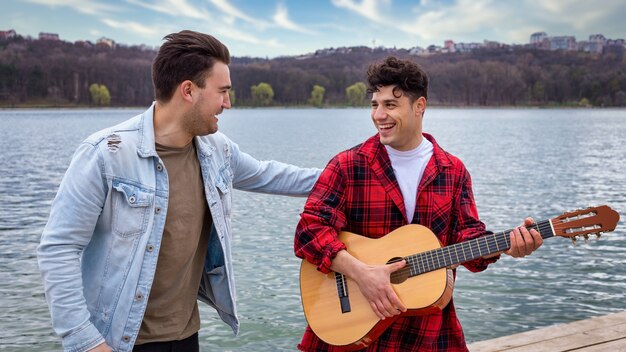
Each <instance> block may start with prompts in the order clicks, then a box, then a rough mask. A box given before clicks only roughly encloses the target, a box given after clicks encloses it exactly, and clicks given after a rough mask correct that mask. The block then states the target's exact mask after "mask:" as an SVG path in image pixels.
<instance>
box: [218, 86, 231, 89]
mask: <svg viewBox="0 0 626 352" xmlns="http://www.w3.org/2000/svg"><path fill="white" fill-rule="evenodd" d="M230 88H232V86H221V87H219V89H220V90H222V89H230Z"/></svg>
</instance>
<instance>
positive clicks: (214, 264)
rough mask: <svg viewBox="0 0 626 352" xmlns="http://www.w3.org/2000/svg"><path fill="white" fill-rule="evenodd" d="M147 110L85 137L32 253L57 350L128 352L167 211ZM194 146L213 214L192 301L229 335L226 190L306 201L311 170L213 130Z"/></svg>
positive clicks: (314, 172)
mask: <svg viewBox="0 0 626 352" xmlns="http://www.w3.org/2000/svg"><path fill="white" fill-rule="evenodd" d="M153 111H154V105H153V106H152V107H150V109H148V110H147V111H146V112H144V113H143V114H141V115H138V116H135V117H134V118H132V119H130V120H127V121H125V122H123V123H121V124H119V125H117V126H115V127H112V128H109V129H105V130H103V131H100V132H97V133H95V134H94V135H92V136H90V137H89V138H87V139H86V140H85V141H84V142H83V143H82V144H81V145H80V146H79V147H78V149H77V150H76V152H75V154H74V157H73V159H72V162H71V164H70V166H69V168H68V170H67V172H66V174H65V176H64V178H63V181H62V182H61V185H60V188H59V191H58V194H57V196H56V197H55V199H54V202H53V203H52V209H51V212H50V218H49V220H48V223H47V225H46V227H45V229H44V231H43V235H42V238H41V244H40V245H39V247H38V250H37V255H38V260H39V268H40V270H41V272H42V276H43V279H44V286H45V291H46V299H47V301H48V305H49V307H50V312H51V316H52V322H53V326H54V329H55V331H56V333H57V334H58V335H59V336H61V337H62V339H63V346H64V349H65V350H66V351H86V350H88V349H90V348H93V347H95V346H97V345H98V344H100V343H102V342H104V341H105V340H106V342H107V344H108V345H109V346H111V348H113V350H114V351H131V350H132V348H133V345H134V343H135V339H136V337H137V333H138V331H139V327H140V326H141V321H142V319H143V315H144V311H145V309H146V304H147V298H148V296H149V293H150V287H151V286H152V281H153V279H154V273H155V269H156V265H157V258H158V255H159V248H160V245H161V237H162V235H163V227H164V224H165V215H166V213H167V206H168V174H167V170H165V167H164V165H163V163H162V161H161V160H160V158H159V156H158V155H157V153H156V150H155V143H154V127H153ZM196 145H197V152H198V159H199V161H200V167H201V169H202V177H203V179H204V192H205V195H206V200H207V203H208V205H209V209H210V210H211V215H212V217H213V227H212V229H211V235H210V240H209V248H208V253H207V257H206V261H205V270H204V273H203V277H202V282H201V284H200V288H199V292H198V297H199V299H200V300H202V301H203V302H206V303H208V304H209V305H211V306H212V307H214V308H215V309H216V310H217V311H218V313H219V315H220V316H221V318H222V320H224V322H226V323H227V324H228V325H230V326H231V328H232V329H233V331H234V333H235V334H237V333H238V331H239V320H238V319H237V308H236V304H235V302H236V294H235V281H234V277H233V264H232V258H231V242H232V240H231V238H232V233H231V223H230V218H231V198H232V190H233V187H234V188H237V189H242V190H247V191H255V192H263V193H272V194H283V195H292V196H305V195H307V194H308V193H309V192H310V190H311V188H312V187H313V184H314V183H315V181H316V180H317V177H318V176H319V171H320V170H318V169H303V168H298V167H295V166H292V165H287V164H283V163H279V162H276V161H258V160H256V159H254V158H252V157H251V156H250V155H248V154H246V153H243V152H241V151H240V150H239V147H238V146H237V145H236V144H235V143H233V142H232V141H231V140H230V139H228V138H227V137H226V136H224V135H223V134H221V133H219V132H218V133H215V134H212V135H209V136H202V137H196Z"/></svg>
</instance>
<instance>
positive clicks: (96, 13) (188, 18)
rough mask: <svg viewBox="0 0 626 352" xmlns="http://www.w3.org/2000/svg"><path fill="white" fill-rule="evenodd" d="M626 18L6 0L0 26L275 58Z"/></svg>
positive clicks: (615, 33)
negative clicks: (171, 39) (207, 45)
mask: <svg viewBox="0 0 626 352" xmlns="http://www.w3.org/2000/svg"><path fill="white" fill-rule="evenodd" d="M625 19H626V2H625V1H624V0H596V1H589V0H517V1H511V0H442V1H435V0H414V1H408V0H309V1H307V0H0V30H8V29H14V30H15V31H16V32H17V33H18V34H21V35H24V36H26V35H30V36H33V37H35V38H36V37H37V36H38V34H39V32H49V33H57V34H58V35H59V37H60V38H61V40H65V41H71V42H73V41H76V40H89V41H92V42H96V41H97V40H98V39H99V38H101V37H107V38H110V39H113V40H115V41H116V42H117V43H122V44H128V45H139V44H145V45H149V46H153V47H156V46H159V45H160V44H161V43H162V39H163V37H164V36H165V35H167V34H168V33H172V32H178V31H180V30H183V29H191V30H195V31H199V32H204V33H209V34H212V35H213V36H215V37H217V38H218V39H220V40H221V41H222V42H223V43H224V44H226V45H227V46H228V47H229V49H230V52H231V55H233V56H236V57H244V56H250V57H268V58H274V57H277V56H293V55H302V54H307V53H312V52H315V51H316V50H318V49H325V48H333V47H334V48H337V47H349V46H368V47H372V46H384V47H397V48H412V47H415V46H420V47H423V48H425V47H427V46H429V45H431V44H435V45H443V42H444V41H445V40H448V39H451V40H453V41H454V42H456V43H459V42H463V43H470V42H478V43H482V42H483V41H484V40H490V41H497V42H501V43H506V44H525V43H528V42H529V38H530V35H531V34H532V33H534V32H546V33H547V34H548V36H562V35H573V36H575V37H576V40H579V41H580V40H587V39H588V37H589V35H591V34H603V35H604V36H605V37H607V38H611V39H619V38H626V20H625Z"/></svg>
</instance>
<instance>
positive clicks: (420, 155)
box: [385, 138, 433, 223]
mask: <svg viewBox="0 0 626 352" xmlns="http://www.w3.org/2000/svg"><path fill="white" fill-rule="evenodd" d="M385 148H386V149H387V153H388V154H389V159H390V160H391V166H392V167H393V173H394V174H395V175H396V179H397V180H398V185H399V186H400V191H401V192H402V198H404V206H405V207H406V216H407V219H408V221H409V223H411V221H413V215H414V214H415V201H416V198H417V187H418V186H419V184H420V180H421V179H422V175H424V170H425V169H426V164H428V160H430V157H431V156H433V144H432V143H431V142H430V141H429V140H427V139H426V138H423V139H422V143H420V145H419V146H417V148H415V149H413V150H407V151H400V150H396V149H393V148H391V147H390V146H387V145H386V146H385Z"/></svg>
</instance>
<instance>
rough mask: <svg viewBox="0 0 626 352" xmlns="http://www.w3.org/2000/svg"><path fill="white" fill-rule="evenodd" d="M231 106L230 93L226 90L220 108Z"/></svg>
mask: <svg viewBox="0 0 626 352" xmlns="http://www.w3.org/2000/svg"><path fill="white" fill-rule="evenodd" d="M231 107H232V105H231V103H230V94H228V92H226V96H224V101H223V102H222V108H224V109H230V108H231Z"/></svg>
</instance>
